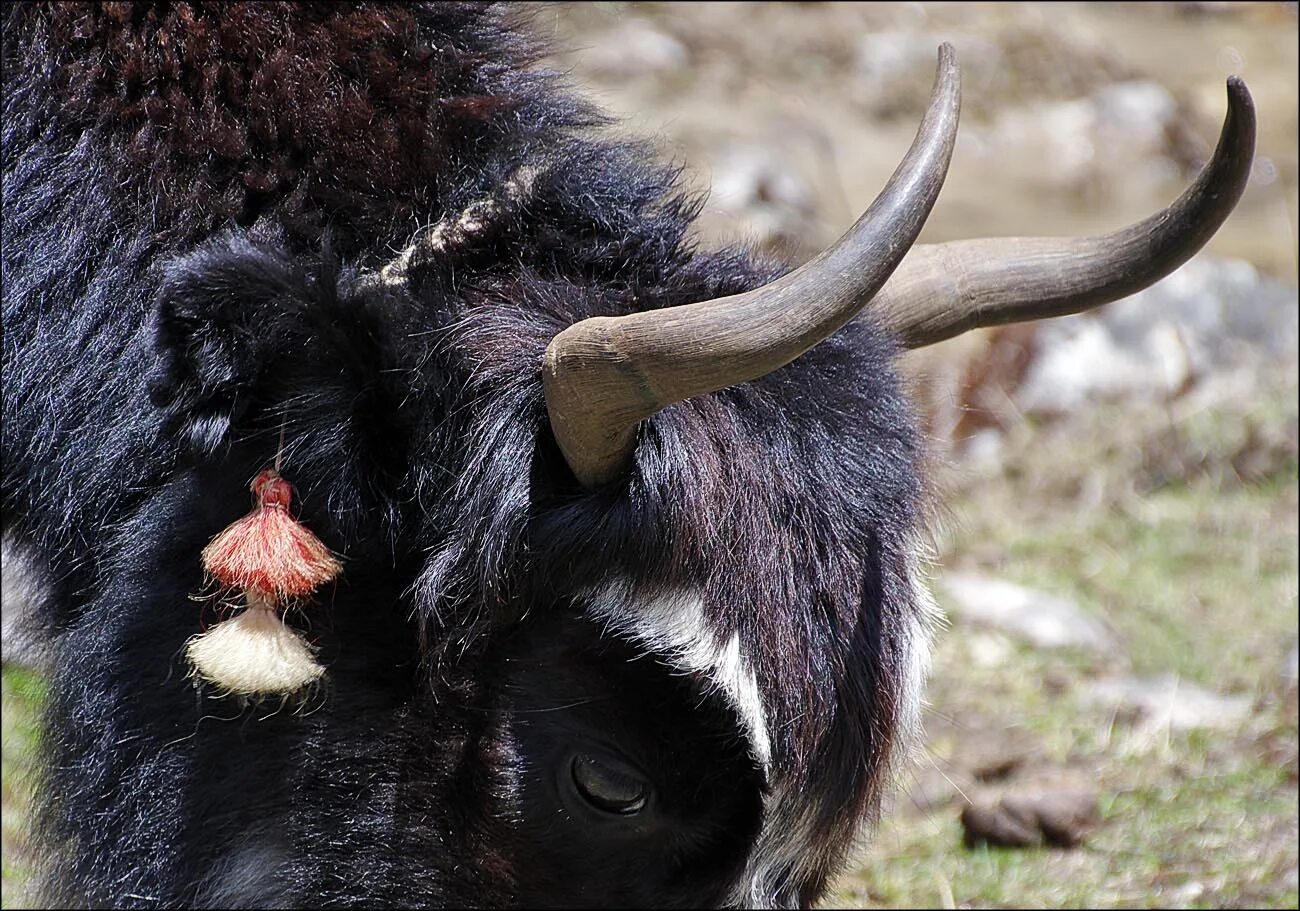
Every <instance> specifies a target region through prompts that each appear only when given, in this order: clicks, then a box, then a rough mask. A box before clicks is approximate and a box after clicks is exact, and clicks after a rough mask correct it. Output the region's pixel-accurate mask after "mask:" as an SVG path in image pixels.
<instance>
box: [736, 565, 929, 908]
mask: <svg viewBox="0 0 1300 911" xmlns="http://www.w3.org/2000/svg"><path fill="white" fill-rule="evenodd" d="M909 554H910V556H909V558H908V562H907V566H906V573H907V584H908V587H909V588H910V592H909V598H908V600H909V604H908V605H907V606H908V608H909V609H910V613H909V614H908V619H907V630H908V632H907V640H906V642H905V643H904V644H903V649H904V652H903V655H902V662H903V665H904V667H903V675H904V677H903V681H902V684H901V686H900V688H899V693H898V703H899V704H898V718H897V724H898V729H897V732H896V736H895V739H894V749H893V752H892V755H891V756H890V757H889V763H890V767H889V768H887V769H885V770H882V771H883V774H890V773H891V772H892V771H894V770H895V769H896V768H897V767H898V766H899V765H901V764H903V763H906V762H908V761H910V760H911V758H912V756H911V754H912V751H913V750H914V749H915V747H916V745H917V744H918V743H919V742H920V734H921V710H922V707H923V705H924V689H925V682H926V679H927V677H928V676H929V672H930V652H931V639H932V636H933V633H934V630H935V629H936V628H937V627H938V626H939V625H941V624H942V623H943V612H942V610H941V609H940V608H939V606H938V604H936V603H935V600H934V596H933V595H932V594H931V593H930V587H929V585H928V584H927V578H926V573H925V571H924V569H923V566H924V564H926V563H927V562H928V559H927V557H928V550H927V548H925V547H924V546H922V545H920V544H919V543H918V544H917V545H916V546H913V547H912V548H910V550H909ZM812 809H813V807H812V805H811V804H810V803H809V800H808V795H806V794H800V793H792V792H791V791H790V790H789V789H788V788H787V787H781V786H779V785H778V787H777V788H775V789H774V790H773V791H771V792H770V793H769V794H768V795H767V797H766V798H765V799H764V801H763V828H762V830H761V831H760V832H759V835H758V839H757V840H756V841H755V843H754V848H753V850H752V851H751V852H750V855H749V860H748V861H747V862H746V865H745V873H744V875H743V876H742V877H741V879H740V881H739V882H738V883H737V884H736V888H735V889H734V891H733V892H732V895H731V901H732V902H733V903H734V904H737V905H740V906H742V907H746V908H774V907H778V906H782V905H783V902H782V900H781V899H782V898H784V899H785V903H788V902H789V901H790V899H791V898H793V896H791V895H790V894H789V893H790V889H791V887H792V885H793V884H794V882H798V881H800V880H803V879H806V878H808V876H809V875H810V874H812V873H813V872H815V870H816V869H817V868H818V867H819V866H820V865H821V863H822V860H823V859H822V858H820V857H818V856H817V854H816V849H817V845H816V844H814V842H813V837H812V815H811V811H812Z"/></svg>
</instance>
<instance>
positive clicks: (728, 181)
mask: <svg viewBox="0 0 1300 911" xmlns="http://www.w3.org/2000/svg"><path fill="white" fill-rule="evenodd" d="M712 173H713V179H712V191H711V193H710V196H709V207H710V208H711V209H713V210H715V211H717V212H719V213H721V214H724V215H726V216H728V217H729V218H730V219H732V223H733V225H734V226H735V230H736V231H738V232H739V233H741V234H742V235H744V236H746V237H747V238H748V239H750V240H751V241H752V242H754V243H755V244H757V245H758V246H759V247H760V248H761V249H763V250H764V251H765V252H768V253H772V254H776V255H782V254H784V255H787V256H789V257H791V258H799V257H800V256H802V255H804V254H805V253H806V252H807V251H805V249H804V246H805V245H806V244H807V243H808V242H809V240H810V239H811V240H815V239H817V238H818V236H819V229H818V228H817V227H816V226H815V225H814V219H815V216H816V213H817V193H816V191H815V189H814V188H813V186H812V184H811V182H810V181H809V180H808V179H807V177H806V176H805V175H804V173H803V171H802V170H801V168H800V167H798V166H797V165H796V164H795V162H794V160H793V156H790V155H787V154H785V153H784V151H783V150H782V149H781V148H778V147H777V146H774V145H759V144H756V143H728V144H726V145H724V146H723V147H722V148H721V149H719V151H718V152H717V154H716V156H715V158H714V161H713V166H712Z"/></svg>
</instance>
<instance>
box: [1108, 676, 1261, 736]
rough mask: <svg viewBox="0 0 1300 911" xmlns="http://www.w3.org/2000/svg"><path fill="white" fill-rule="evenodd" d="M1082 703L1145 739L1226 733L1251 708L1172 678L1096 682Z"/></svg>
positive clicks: (1239, 700)
mask: <svg viewBox="0 0 1300 911" xmlns="http://www.w3.org/2000/svg"><path fill="white" fill-rule="evenodd" d="M1084 701H1085V702H1086V703H1088V704H1090V705H1092V706H1094V707H1097V708H1102V709H1103V710H1105V711H1108V712H1111V713H1113V714H1114V715H1115V717H1116V719H1117V720H1120V721H1124V722H1127V723H1129V724H1131V725H1132V726H1133V728H1134V730H1135V731H1136V732H1138V733H1139V734H1144V735H1159V734H1163V733H1165V732H1167V731H1189V730H1193V729H1198V728H1204V729H1209V730H1229V729H1232V728H1235V727H1237V726H1239V725H1240V724H1241V723H1242V722H1243V721H1245V720H1246V718H1247V717H1248V716H1249V715H1250V708H1251V701H1250V699H1249V698H1247V697H1245V696H1223V695H1220V694H1218V693H1214V692H1211V691H1210V690H1207V689H1205V688H1203V687H1200V686H1197V685H1196V684H1194V683H1190V682H1188V681H1186V680H1181V679H1179V678H1178V677H1175V676H1172V675H1167V676H1163V677H1155V678H1127V677H1126V678H1114V679H1108V680H1098V681H1095V682H1094V683H1092V684H1091V685H1090V686H1089V687H1088V689H1087V690H1086V691H1085V693H1084Z"/></svg>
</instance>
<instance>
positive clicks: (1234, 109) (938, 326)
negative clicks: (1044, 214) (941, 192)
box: [871, 76, 1255, 348]
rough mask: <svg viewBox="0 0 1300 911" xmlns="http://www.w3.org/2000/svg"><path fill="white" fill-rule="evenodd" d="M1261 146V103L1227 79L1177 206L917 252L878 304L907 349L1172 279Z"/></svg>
mask: <svg viewBox="0 0 1300 911" xmlns="http://www.w3.org/2000/svg"><path fill="white" fill-rule="evenodd" d="M1254 153H1255V105H1254V102H1253V101H1252V100H1251V97H1250V92H1249V91H1247V89H1246V84H1245V83H1244V82H1242V81H1241V80H1240V79H1238V78H1237V77H1236V76H1232V77H1230V78H1229V79H1228V113H1227V116H1226V117H1225V119H1224V122H1223V132H1222V133H1221V135H1220V136H1219V145H1218V147H1217V148H1216V149H1215V150H1214V157H1213V158H1211V160H1210V162H1209V163H1208V164H1207V165H1206V166H1205V168H1204V170H1202V171H1201V174H1200V176H1199V177H1198V178H1197V179H1196V182H1195V183H1194V184H1192V186H1191V187H1190V188H1188V190H1187V191H1186V192H1185V193H1183V195H1182V196H1180V197H1179V198H1178V199H1177V200H1176V201H1175V202H1174V203H1173V204H1172V205H1171V206H1169V208H1167V209H1165V210H1164V211H1162V212H1159V213H1157V214H1155V215H1153V216H1151V217H1150V218H1148V219H1146V220H1145V221H1142V222H1139V223H1138V224H1135V225H1131V226H1129V227H1127V228H1122V229H1120V230H1118V231H1115V232H1113V233H1111V234H1103V235H1101V236H1099V237H1078V238H1070V237H989V238H981V239H978V240H961V241H953V242H950V243H943V244H919V245H917V246H915V247H913V248H912V249H911V251H910V252H909V253H908V255H907V258H906V259H904V260H903V263H902V265H900V266H899V267H898V269H897V270H896V271H895V272H894V274H893V275H892V276H891V277H890V279H889V281H888V282H887V283H886V285H885V287H884V288H882V289H881V290H880V292H879V293H878V294H877V295H876V297H875V299H874V300H873V301H872V303H871V312H872V316H873V318H874V319H875V320H876V322H877V323H879V324H880V325H882V326H884V327H886V328H888V329H890V330H892V331H893V332H895V333H896V334H897V335H898V337H899V339H900V340H901V341H902V343H903V344H904V345H906V346H907V347H908V348H920V347H923V346H925V345H932V344H934V343H935V342H940V341H943V340H944V339H946V338H951V337H952V336H955V335H960V334H961V333H963V332H966V331H967V330H970V329H976V328H979V327H982V326H997V325H1001V324H1003V323H1015V322H1021V321H1024V320H1036V319H1043V318H1045V317H1051V316H1064V315H1065V314H1068V313H1078V312H1080V311H1083V310H1088V309H1091V308H1093V307H1099V306H1101V305H1102V304H1106V303H1110V302H1111V301H1114V300H1118V299H1119V298H1122V297H1126V296H1128V295H1130V294H1133V293H1135V292H1137V291H1140V290H1142V289H1143V288H1145V287H1147V286H1148V285H1151V284H1153V283H1155V282H1157V281H1159V280H1160V279H1162V278H1164V277H1165V276H1166V275H1168V274H1169V273H1170V272H1172V271H1173V270H1174V269H1176V268H1178V267H1179V266H1180V265H1182V264H1183V263H1184V262H1186V261H1187V259H1188V258H1190V257H1191V256H1192V254H1193V253H1195V252H1196V251H1197V250H1199V249H1200V248H1201V247H1202V246H1204V245H1205V243H1206V241H1208V240H1209V239H1210V238H1211V237H1212V236H1213V235H1214V232H1215V231H1217V230H1218V228H1219V225H1221V224H1223V221H1224V219H1226V218H1227V217H1228V213H1229V212H1231V211H1232V209H1233V207H1234V206H1235V205H1236V204H1237V200H1238V199H1240V198H1241V194H1242V191H1243V190H1245V188H1246V183H1247V181H1248V180H1249V178H1250V167H1251V162H1252V160H1253V157H1254Z"/></svg>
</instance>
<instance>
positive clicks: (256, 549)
mask: <svg viewBox="0 0 1300 911" xmlns="http://www.w3.org/2000/svg"><path fill="white" fill-rule="evenodd" d="M252 489H253V493H254V495H255V496H256V498H257V505H256V506H255V507H254V508H253V511H252V512H250V513H249V514H248V515H246V516H244V517H243V518H242V519H240V520H238V521H237V522H234V523H233V524H231V525H229V526H227V527H226V529H225V530H224V531H222V532H221V533H220V534H218V535H217V536H216V537H215V538H213V539H212V541H211V542H210V543H209V544H208V546H207V547H205V548H203V567H204V568H205V569H206V570H207V571H208V572H209V573H210V574H211V575H212V576H213V577H214V578H215V579H216V580H217V581H218V582H220V583H221V584H222V585H223V586H226V587H229V588H238V589H243V590H244V591H253V592H264V593H265V594H267V595H269V596H271V597H273V598H274V599H275V600H277V601H283V600H287V599H290V598H300V597H303V596H306V595H309V594H311V592H312V590H313V589H315V588H317V587H318V586H320V585H323V584H324V583H326V582H329V581H330V580H332V579H334V578H335V577H336V576H338V574H339V573H340V572H341V571H342V569H343V566H342V564H341V563H339V561H338V558H337V557H335V556H334V555H333V554H332V553H330V551H329V549H328V548H327V547H326V546H325V544H324V543H323V542H322V541H321V539H320V538H318V537H316V535H314V534H312V532H311V530H310V529H308V528H307V527H306V526H305V525H303V524H302V523H300V522H299V521H298V520H296V519H295V518H294V517H293V516H291V515H290V514H289V504H290V503H291V502H292V500H293V485H292V484H290V483H289V482H288V481H286V480H285V479H284V478H282V477H280V476H279V475H278V474H277V473H276V472H275V471H274V470H272V469H269V468H268V469H267V470H265V471H263V472H262V473H261V474H259V475H258V476H257V477H256V478H254V479H253V484H252Z"/></svg>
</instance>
